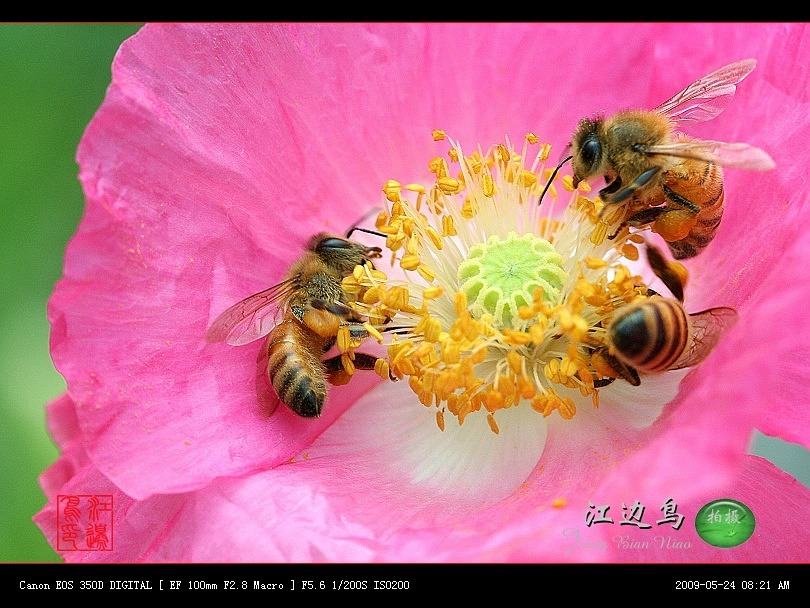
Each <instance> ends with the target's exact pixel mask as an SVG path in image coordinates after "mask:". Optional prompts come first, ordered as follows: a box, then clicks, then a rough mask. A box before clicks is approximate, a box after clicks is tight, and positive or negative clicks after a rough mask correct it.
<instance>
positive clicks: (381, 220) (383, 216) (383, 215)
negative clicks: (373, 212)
mask: <svg viewBox="0 0 810 608" xmlns="http://www.w3.org/2000/svg"><path fill="white" fill-rule="evenodd" d="M390 219H391V216H389V215H388V212H387V211H385V210H383V211H380V212H379V213H378V214H377V219H376V220H374V226H375V227H376V228H378V229H382V227H383V226H386V225H388V221H389V220H390Z"/></svg>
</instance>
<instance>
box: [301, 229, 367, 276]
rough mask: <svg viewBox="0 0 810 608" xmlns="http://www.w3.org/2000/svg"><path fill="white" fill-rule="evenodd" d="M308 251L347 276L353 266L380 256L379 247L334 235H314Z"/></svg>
mask: <svg viewBox="0 0 810 608" xmlns="http://www.w3.org/2000/svg"><path fill="white" fill-rule="evenodd" d="M309 250H310V251H312V252H314V253H315V254H316V255H317V256H318V257H319V258H321V260H323V262H324V263H325V264H326V265H327V266H329V267H330V268H332V269H333V270H335V271H336V272H337V273H339V274H341V275H344V276H346V275H349V274H351V272H352V270H354V267H355V266H358V265H362V264H365V263H366V262H367V261H368V260H371V259H372V258H379V257H380V256H381V251H382V250H381V249H380V248H379V247H366V246H365V245H363V244H361V243H358V242H357V241H352V240H350V239H346V238H343V237H342V236H337V235H334V234H328V233H321V234H316V235H315V236H314V237H312V239H311V240H310V243H309Z"/></svg>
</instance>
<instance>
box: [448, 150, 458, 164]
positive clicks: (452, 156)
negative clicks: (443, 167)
mask: <svg viewBox="0 0 810 608" xmlns="http://www.w3.org/2000/svg"><path fill="white" fill-rule="evenodd" d="M447 157H448V158H449V159H450V160H452V161H453V162H454V163H457V162H458V152H457V151H456V149H455V148H450V150H448V152H447Z"/></svg>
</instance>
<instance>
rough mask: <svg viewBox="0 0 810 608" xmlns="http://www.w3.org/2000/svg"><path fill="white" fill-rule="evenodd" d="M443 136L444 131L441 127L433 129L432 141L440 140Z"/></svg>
mask: <svg viewBox="0 0 810 608" xmlns="http://www.w3.org/2000/svg"><path fill="white" fill-rule="evenodd" d="M444 138H445V133H444V131H442V130H441V129H435V130H434V131H433V141H441V140H443V139H444Z"/></svg>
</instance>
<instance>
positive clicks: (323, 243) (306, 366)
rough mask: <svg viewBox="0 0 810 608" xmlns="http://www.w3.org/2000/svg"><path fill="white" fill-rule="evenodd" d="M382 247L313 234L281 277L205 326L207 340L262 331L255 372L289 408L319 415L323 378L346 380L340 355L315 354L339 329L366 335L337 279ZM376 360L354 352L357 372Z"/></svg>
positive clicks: (240, 340) (235, 339)
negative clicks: (262, 375)
mask: <svg viewBox="0 0 810 608" xmlns="http://www.w3.org/2000/svg"><path fill="white" fill-rule="evenodd" d="M353 230H354V229H353ZM350 234H351V231H350V232H349V235H350ZM347 236H348V235H347ZM381 251H382V250H381V249H380V248H379V247H366V246H364V245H362V244H360V243H358V242H356V241H352V240H349V239H348V238H343V237H340V236H336V235H334V234H328V233H321V234H317V235H315V236H313V237H312V239H311V240H310V241H309V244H308V246H307V249H306V251H305V252H304V254H303V255H302V256H301V257H300V258H299V259H298V260H296V261H295V262H294V263H293V264H292V266H291V267H290V269H289V271H288V272H287V274H286V276H285V278H284V280H283V281H281V282H280V283H278V284H277V285H273V286H272V287H270V288H268V289H265V290H264V291H260V292H259V293H256V294H253V295H252V296H249V297H247V298H245V299H244V300H242V301H240V302H237V303H236V304H234V305H233V306H231V307H230V308H228V309H227V310H225V311H224V312H223V313H222V314H220V315H219V316H218V317H217V318H216V320H215V321H214V322H213V323H212V324H211V326H210V327H209V329H208V331H207V332H206V334H205V337H206V340H207V341H208V342H223V341H224V342H226V343H228V344H230V345H233V346H239V345H242V344H247V343H249V342H253V341H254V340H257V339H259V338H261V337H263V336H267V340H266V341H265V344H264V347H263V348H262V350H261V352H260V354H259V367H260V372H261V373H263V374H264V375H265V376H266V379H267V380H269V382H270V385H272V387H273V390H274V391H275V393H276V395H277V396H278V399H279V400H280V401H281V402H282V403H284V404H285V405H286V406H287V407H289V408H290V409H291V410H292V411H293V412H295V413H296V414H298V415H299V416H303V417H307V418H310V417H319V416H320V415H321V412H322V411H323V405H324V402H325V400H326V396H327V387H326V383H327V381H329V382H331V383H333V384H342V383H344V382H345V380H347V378H346V377H345V376H346V372H345V370H344V369H343V363H342V360H341V356H340V355H337V356H334V357H331V358H328V359H326V360H321V357H323V355H324V353H326V352H327V351H328V350H329V349H330V348H332V346H333V345H334V344H335V341H336V338H337V334H338V330H339V329H340V328H341V327H347V328H348V329H349V334H350V337H352V338H365V337H367V336H368V332H367V331H366V330H365V328H364V327H363V323H364V319H362V318H361V317H360V316H358V314H357V313H356V312H355V311H354V310H353V309H352V308H351V307H350V306H349V305H348V304H349V303H350V302H351V301H352V298H351V296H350V295H349V294H347V293H346V292H345V291H344V290H343V288H342V287H341V281H342V279H343V278H344V277H346V276H348V275H350V274H351V273H352V271H353V270H354V267H355V266H357V265H362V264H365V263H366V262H370V261H371V260H372V259H374V258H379V257H380V256H381ZM279 314H280V320H279ZM276 321H278V322H276ZM376 362H377V358H376V357H374V356H372V355H369V354H365V353H354V359H353V363H354V366H355V367H356V368H357V369H374V366H375V364H376ZM260 379H261V378H260ZM260 396H261V388H260Z"/></svg>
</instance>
